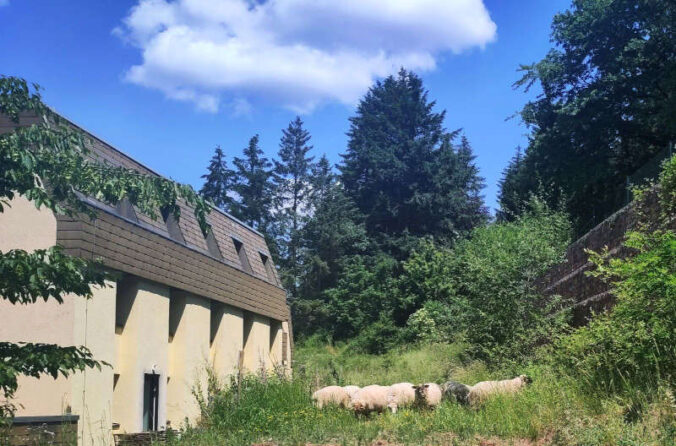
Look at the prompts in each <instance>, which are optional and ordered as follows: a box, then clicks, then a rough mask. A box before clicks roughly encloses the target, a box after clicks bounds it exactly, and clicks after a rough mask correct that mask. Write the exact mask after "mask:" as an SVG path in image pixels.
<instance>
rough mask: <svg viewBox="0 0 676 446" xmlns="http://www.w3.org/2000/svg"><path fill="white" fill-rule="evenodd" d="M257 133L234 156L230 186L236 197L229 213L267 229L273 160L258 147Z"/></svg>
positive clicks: (259, 227)
mask: <svg viewBox="0 0 676 446" xmlns="http://www.w3.org/2000/svg"><path fill="white" fill-rule="evenodd" d="M258 141H259V138H258V135H254V136H253V137H252V138H251V139H250V140H249V145H248V146H247V147H246V148H245V149H244V152H243V155H244V156H243V157H242V158H239V157H235V159H234V160H233V164H234V165H235V169H236V170H235V176H234V181H233V185H232V190H233V191H234V192H235V193H236V194H237V195H238V200H237V201H235V202H234V203H233V204H232V209H231V211H232V214H233V215H234V216H235V217H236V218H238V219H240V220H242V221H243V222H244V223H246V224H248V225H250V226H251V227H253V228H255V229H257V230H259V231H262V232H266V230H267V227H268V224H269V222H270V210H271V206H272V198H273V190H274V185H273V183H272V175H273V173H272V163H271V162H270V160H268V159H267V158H266V157H265V156H263V151H262V150H261V149H260V148H259V147H258Z"/></svg>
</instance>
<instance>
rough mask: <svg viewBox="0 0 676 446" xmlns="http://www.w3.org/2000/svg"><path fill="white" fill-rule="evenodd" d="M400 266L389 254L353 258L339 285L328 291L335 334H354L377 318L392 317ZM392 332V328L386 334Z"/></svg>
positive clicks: (370, 334) (341, 335)
mask: <svg viewBox="0 0 676 446" xmlns="http://www.w3.org/2000/svg"><path fill="white" fill-rule="evenodd" d="M397 268H398V262H396V261H395V260H394V259H392V258H391V257H389V256H387V255H378V256H373V257H367V256H355V257H353V258H352V261H351V262H350V263H349V264H348V265H347V266H346V267H345V269H344V270H343V274H342V275H341V277H340V278H339V279H338V283H337V284H336V286H335V287H334V288H330V289H328V290H326V292H325V294H326V299H327V301H328V303H329V307H330V311H331V322H332V324H331V333H332V334H333V336H334V338H336V339H347V338H351V337H354V336H356V335H358V334H360V332H361V331H363V330H366V329H367V327H368V326H369V325H371V324H373V323H374V322H376V321H378V320H381V321H386V320H387V319H389V316H390V314H391V312H390V311H391V303H392V295H393V293H395V288H394V286H395V280H394V278H395V277H396V276H397ZM382 325H383V327H384V326H391V325H392V324H391V322H382ZM389 332H391V330H388V333H385V334H384V336H387V334H389ZM364 335H365V336H375V331H374V330H373V329H371V331H370V332H367V333H365V334H364ZM383 342H387V341H386V340H385V341H383ZM368 344H370V343H367V345H368Z"/></svg>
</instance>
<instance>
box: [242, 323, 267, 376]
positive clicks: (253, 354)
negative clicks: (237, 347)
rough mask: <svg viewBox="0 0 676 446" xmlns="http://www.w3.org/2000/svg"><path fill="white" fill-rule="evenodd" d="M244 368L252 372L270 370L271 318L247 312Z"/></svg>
mask: <svg viewBox="0 0 676 446" xmlns="http://www.w3.org/2000/svg"><path fill="white" fill-rule="evenodd" d="M244 337H245V338H244V369H245V370H246V371H247V372H250V373H256V372H259V371H260V370H261V369H265V370H269V368H270V366H271V364H270V319H268V318H267V317H264V316H261V315H258V314H254V313H245V315H244Z"/></svg>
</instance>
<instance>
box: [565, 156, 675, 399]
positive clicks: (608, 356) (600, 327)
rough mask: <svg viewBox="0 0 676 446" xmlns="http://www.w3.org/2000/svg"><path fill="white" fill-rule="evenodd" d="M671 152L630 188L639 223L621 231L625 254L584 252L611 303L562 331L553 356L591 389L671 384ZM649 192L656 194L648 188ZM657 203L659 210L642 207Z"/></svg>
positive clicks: (672, 187)
mask: <svg viewBox="0 0 676 446" xmlns="http://www.w3.org/2000/svg"><path fill="white" fill-rule="evenodd" d="M674 178H676V157H673V158H672V159H671V160H667V161H666V162H665V163H664V168H663V171H662V173H661V174H660V182H659V183H658V184H657V186H656V188H652V187H651V188H647V189H642V190H637V193H636V194H635V195H636V200H637V201H636V208H637V209H638V210H639V224H638V225H637V227H636V229H635V230H633V231H630V232H629V233H627V234H626V240H625V242H624V247H625V248H626V249H627V252H628V256H627V257H626V258H617V257H613V256H612V255H611V253H610V252H608V250H607V249H606V250H604V251H601V252H593V251H589V259H590V261H591V262H592V263H593V264H594V265H595V267H596V268H595V269H594V270H592V271H590V272H589V273H588V274H589V275H591V276H594V277H598V278H600V279H601V280H604V281H606V282H608V283H610V284H611V287H612V291H613V294H614V296H615V298H616V303H615V305H614V307H613V308H612V309H611V310H609V311H608V312H605V313H602V314H599V315H596V316H595V317H594V318H593V319H592V320H591V322H590V323H589V325H588V326H586V327H581V328H579V329H577V330H575V331H574V332H572V333H571V334H569V335H566V336H562V337H560V339H559V340H558V341H557V343H556V346H555V348H554V350H553V352H554V359H555V361H556V362H557V363H558V364H559V365H561V366H563V368H564V369H567V370H569V371H574V373H576V374H579V375H580V376H582V377H583V379H584V382H585V383H586V384H587V385H589V386H591V387H593V388H602V389H605V390H607V391H611V392H618V391H625V390H626V389H627V388H632V387H647V388H654V387H655V382H656V381H657V380H666V381H668V382H670V383H671V385H674V383H676V329H675V327H676V234H675V233H674V231H673V230H671V229H668V228H669V227H673V217H674V212H673V211H674V203H675V202H676V201H675V200H674V197H675V196H676V181H674ZM651 190H656V191H657V197H656V200H655V199H654V198H653V197H651V194H650V191H651ZM655 205H657V206H658V207H659V209H660V211H659V212H643V210H642V209H643V208H649V207H650V206H655Z"/></svg>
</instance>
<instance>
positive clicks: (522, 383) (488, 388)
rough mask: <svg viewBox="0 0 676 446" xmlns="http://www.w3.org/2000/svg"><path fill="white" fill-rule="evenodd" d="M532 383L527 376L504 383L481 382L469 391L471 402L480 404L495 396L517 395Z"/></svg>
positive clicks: (504, 381)
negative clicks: (500, 394)
mask: <svg viewBox="0 0 676 446" xmlns="http://www.w3.org/2000/svg"><path fill="white" fill-rule="evenodd" d="M530 383H531V379H530V378H529V377H528V376H526V375H520V376H517V377H516V378H514V379H505V380H502V381H481V382H479V383H476V384H474V385H473V386H472V387H470V389H469V395H468V397H469V402H470V404H472V405H475V404H479V403H481V402H483V401H485V400H486V399H487V398H489V397H490V396H491V395H495V394H499V393H502V394H505V393H507V394H508V393H517V392H519V391H520V390H521V389H523V388H524V387H526V385H527V384H530Z"/></svg>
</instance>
